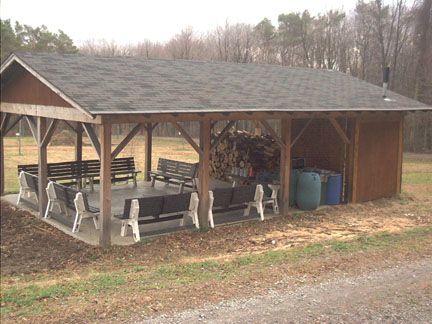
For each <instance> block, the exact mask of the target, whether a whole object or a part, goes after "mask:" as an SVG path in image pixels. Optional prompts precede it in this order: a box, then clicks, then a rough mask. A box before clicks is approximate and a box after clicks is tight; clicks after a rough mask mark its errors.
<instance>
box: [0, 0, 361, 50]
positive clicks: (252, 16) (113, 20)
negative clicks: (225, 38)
mask: <svg viewBox="0 0 432 324" xmlns="http://www.w3.org/2000/svg"><path fill="white" fill-rule="evenodd" d="M355 3H356V0H261V1H256V0H213V1H207V0H177V1H176V0H152V1H146V0H142V1H139V0H120V1H109V0H105V1H103V0H68V1H62V0H1V4H0V6H1V18H2V19H11V20H12V21H19V22H20V23H22V24H28V25H31V26H33V27H35V26H39V25H42V24H44V25H46V26H47V27H48V28H49V29H50V30H51V31H57V30H58V29H62V30H63V31H64V32H65V33H66V34H68V35H69V36H71V37H72V39H73V40H74V41H75V43H76V44H80V43H81V42H83V41H85V40H88V39H94V40H99V39H106V40H109V41H111V40H114V41H116V42H118V43H122V44H128V43H137V42H140V41H142V40H144V39H150V40H152V41H161V42H164V41H167V40H168V39H169V38H170V37H172V36H173V35H174V34H176V33H178V32H179V31H180V30H181V29H182V28H185V27H188V26H191V27H193V29H194V30H195V31H196V32H197V33H205V32H207V31H208V30H211V29H213V28H214V27H216V26H217V25H223V24H224V23H225V21H226V20H228V21H229V22H230V23H236V22H243V23H250V24H256V23H258V22H259V21H260V20H261V19H262V18H264V17H267V18H269V19H271V20H272V21H273V24H276V23H277V16H278V15H279V14H280V13H287V12H291V11H298V12H302V11H303V10H306V9H307V10H309V11H310V12H311V13H312V14H317V13H318V12H324V11H327V10H330V9H344V10H346V11H350V10H352V9H353V8H354V6H355Z"/></svg>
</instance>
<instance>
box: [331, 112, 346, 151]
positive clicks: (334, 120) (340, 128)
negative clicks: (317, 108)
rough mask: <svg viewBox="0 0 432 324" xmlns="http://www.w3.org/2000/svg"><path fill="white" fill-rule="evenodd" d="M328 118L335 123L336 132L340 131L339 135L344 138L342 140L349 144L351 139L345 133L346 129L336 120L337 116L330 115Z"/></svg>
mask: <svg viewBox="0 0 432 324" xmlns="http://www.w3.org/2000/svg"><path fill="white" fill-rule="evenodd" d="M328 120H329V121H330V123H331V124H332V125H333V127H334V129H335V130H336V132H337V133H338V135H339V137H340V138H341V139H342V141H344V143H345V144H349V143H350V140H349V138H348V136H347V135H346V134H345V131H344V130H343V129H342V127H341V126H340V124H339V123H338V121H337V120H336V118H333V117H330V118H328Z"/></svg>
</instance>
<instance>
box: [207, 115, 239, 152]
mask: <svg viewBox="0 0 432 324" xmlns="http://www.w3.org/2000/svg"><path fill="white" fill-rule="evenodd" d="M234 124H235V121H234V120H231V121H230V122H229V123H228V124H227V125H226V126H225V127H224V128H223V129H222V131H221V132H220V134H219V136H218V137H216V139H215V140H214V141H213V143H212V144H211V147H210V150H213V149H214V148H215V147H216V146H217V145H218V144H219V143H220V142H221V141H222V140H223V139H224V138H225V137H226V136H227V135H228V134H229V131H230V129H231V128H232V127H233V126H234Z"/></svg>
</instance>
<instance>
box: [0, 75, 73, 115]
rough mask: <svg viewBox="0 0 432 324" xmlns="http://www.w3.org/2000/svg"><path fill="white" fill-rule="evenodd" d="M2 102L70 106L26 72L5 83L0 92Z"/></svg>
mask: <svg viewBox="0 0 432 324" xmlns="http://www.w3.org/2000/svg"><path fill="white" fill-rule="evenodd" d="M1 101H2V102H10V103H22V104H32V105H44V106H59V107H72V106H71V105H70V104H69V103H67V102H66V101H64V100H63V99H62V98H60V97H59V96H58V95H57V94H56V93H55V92H54V91H52V90H51V89H50V88H48V87H47V86H46V85H44V84H43V83H42V82H40V81H39V80H38V79H37V78H36V77H34V76H33V75H32V74H30V73H28V72H24V73H22V74H20V76H18V77H16V79H14V80H12V81H11V82H10V83H9V84H7V85H6V86H5V87H4V89H2V93H1Z"/></svg>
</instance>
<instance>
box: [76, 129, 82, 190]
mask: <svg viewBox="0 0 432 324" xmlns="http://www.w3.org/2000/svg"><path fill="white" fill-rule="evenodd" d="M83 131H84V129H83V127H82V125H81V123H77V125H76V128H75V133H76V137H75V161H77V162H78V163H79V164H80V165H81V162H82V148H83ZM81 170H82V168H81V166H80V167H79V168H78V173H79V174H78V175H79V176H80V178H79V179H77V180H78V188H79V189H81V187H82V179H81Z"/></svg>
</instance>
